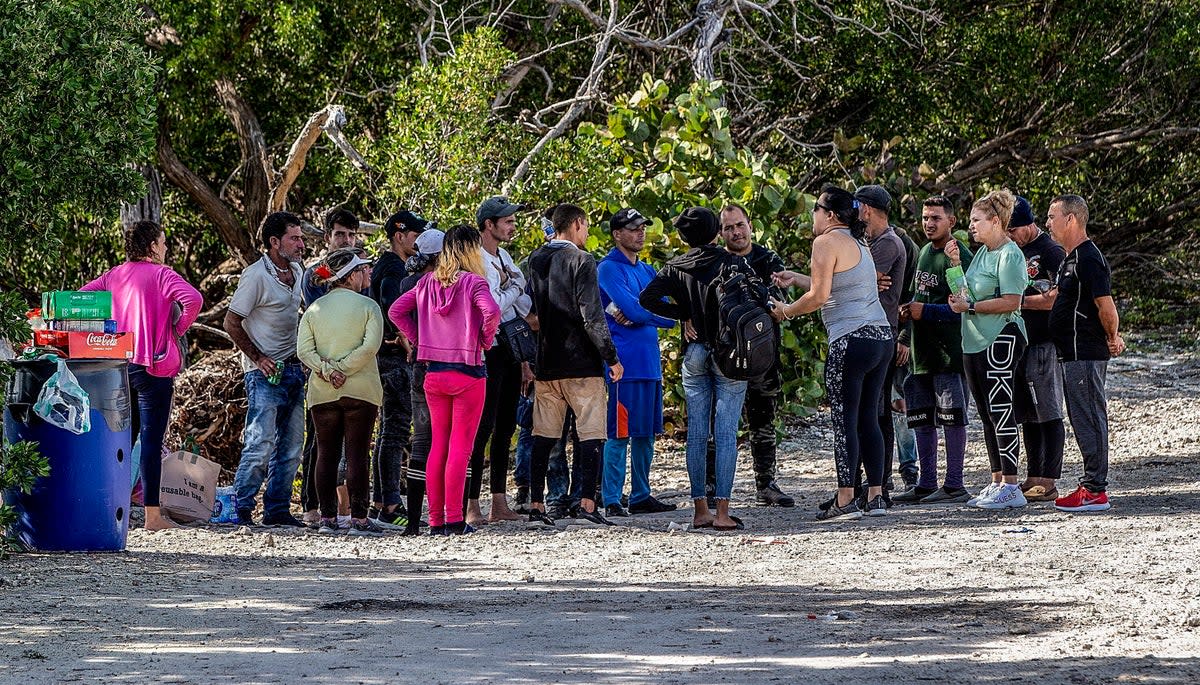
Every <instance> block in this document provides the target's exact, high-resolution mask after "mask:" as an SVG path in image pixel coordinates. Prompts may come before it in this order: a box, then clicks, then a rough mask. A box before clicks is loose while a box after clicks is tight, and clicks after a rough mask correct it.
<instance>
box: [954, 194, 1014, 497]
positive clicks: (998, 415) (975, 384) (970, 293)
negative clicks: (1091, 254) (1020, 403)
mask: <svg viewBox="0 0 1200 685" xmlns="http://www.w3.org/2000/svg"><path fill="white" fill-rule="evenodd" d="M1015 204H1016V198H1014V197H1013V194H1012V193H1010V192H1009V191H1007V190H1000V191H995V192H991V193H988V194H987V195H985V196H984V197H983V198H981V199H980V200H977V201H976V202H975V204H974V205H972V206H971V231H972V233H974V234H975V239H976V240H978V241H979V242H981V243H983V247H981V248H980V249H979V251H978V252H976V253H975V257H974V259H972V260H971V267H970V268H969V269H968V270H967V273H966V286H965V290H966V292H965V293H964V292H962V291H960V292H959V293H958V294H955V295H951V296H950V298H949V303H950V308H951V309H953V310H954V311H956V312H959V313H960V314H964V316H963V317H962V345H963V370H964V371H965V372H966V377H967V387H969V388H970V389H971V396H972V397H974V398H975V405H976V407H978V408H979V418H980V420H981V421H982V422H983V437H984V441H985V443H986V444H987V452H988V460H989V461H990V462H991V467H992V482H991V484H990V485H988V486H987V487H986V488H984V489H983V490H982V491H981V492H980V493H979V495H978V496H976V497H975V498H973V499H971V500H969V501H968V504H974V505H975V506H976V507H979V508H981V509H1011V508H1014V507H1023V506H1025V505H1026V503H1027V502H1026V500H1025V495H1023V494H1022V493H1021V488H1020V487H1019V486H1018V485H1017V456H1018V455H1019V454H1020V449H1021V443H1020V440H1019V438H1018V436H1019V435H1020V426H1018V425H1017V420H1016V415H1015V413H1014V410H1013V383H1014V380H1015V377H1016V368H1017V365H1018V364H1019V363H1020V361H1021V357H1022V355H1024V353H1025V344H1026V340H1027V337H1026V334H1025V322H1024V320H1022V319H1021V295H1022V293H1024V292H1025V286H1026V284H1027V283H1028V280H1029V278H1028V276H1027V274H1026V271H1025V255H1024V254H1022V253H1021V248H1019V247H1017V244H1016V243H1014V242H1013V241H1012V240H1011V239H1010V238H1009V237H1008V222H1009V219H1011V218H1012V212H1013V206H1014V205H1015ZM955 251H956V252H957V250H955ZM947 256H949V257H950V258H951V261H954V258H955V257H956V256H957V255H951V254H950V249H949V248H947Z"/></svg>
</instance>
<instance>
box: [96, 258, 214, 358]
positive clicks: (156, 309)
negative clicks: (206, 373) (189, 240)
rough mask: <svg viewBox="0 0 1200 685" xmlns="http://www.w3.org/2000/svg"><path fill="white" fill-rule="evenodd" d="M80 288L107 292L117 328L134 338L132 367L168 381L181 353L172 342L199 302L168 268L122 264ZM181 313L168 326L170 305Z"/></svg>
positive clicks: (196, 294) (197, 311)
mask: <svg viewBox="0 0 1200 685" xmlns="http://www.w3.org/2000/svg"><path fill="white" fill-rule="evenodd" d="M80 290H110V291H112V295H113V318H114V319H116V321H117V330H119V331H128V332H130V333H132V334H133V363H134V364H141V365H142V366H144V367H146V371H147V372H148V373H149V374H150V375H151V376H158V377H160V378H173V377H175V375H176V374H178V373H179V369H180V368H181V367H182V366H183V352H182V350H180V348H179V343H178V341H177V340H176V339H177V338H178V337H179V336H181V335H183V334H184V332H186V331H187V329H188V327H189V326H191V325H192V322H194V321H195V320H196V317H197V316H199V315H200V308H201V307H203V306H204V298H203V297H202V296H201V295H200V291H199V290H196V289H195V288H193V287H192V285H191V284H190V283H188V282H187V281H185V280H183V277H182V276H180V275H179V274H177V273H175V272H174V271H173V270H172V269H171V267H169V266H163V265H162V264H154V263H153V262H125V263H124V264H121V265H120V266H116V267H113V268H112V269H109V270H108V272H106V273H105V274H104V275H103V276H101V277H100V278H97V279H96V280H94V281H92V282H91V283H88V284H87V285H85V286H83V287H82V288H80ZM176 302H178V303H179V305H180V306H181V308H182V309H183V312H182V314H181V315H180V317H179V321H177V322H175V323H174V324H172V321H171V305H173V304H175V303H176Z"/></svg>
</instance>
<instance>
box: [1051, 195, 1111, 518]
mask: <svg viewBox="0 0 1200 685" xmlns="http://www.w3.org/2000/svg"><path fill="white" fill-rule="evenodd" d="M1087 221H1088V207H1087V202H1085V201H1084V199H1083V198H1082V197H1079V196H1078V195H1059V196H1058V197H1056V198H1054V199H1053V200H1052V201H1051V202H1050V210H1049V212H1047V214H1046V228H1048V229H1050V235H1051V236H1052V237H1053V238H1054V240H1055V241H1057V242H1058V243H1059V244H1060V245H1062V246H1063V248H1065V249H1066V251H1067V257H1066V259H1064V260H1063V262H1062V264H1061V265H1060V266H1059V268H1058V278H1057V287H1056V288H1055V289H1054V290H1051V291H1050V292H1049V293H1047V294H1046V295H1043V296H1041V297H1044V298H1046V299H1047V300H1050V301H1052V302H1053V306H1052V307H1051V309H1050V334H1051V336H1052V337H1053V338H1054V346H1055V347H1057V348H1058V356H1059V358H1060V359H1061V360H1062V371H1063V393H1064V395H1065V396H1066V400H1067V415H1068V416H1069V417H1070V419H1071V428H1072V429H1073V430H1074V431H1075V441H1076V442H1077V443H1079V451H1080V452H1081V453H1082V454H1083V479H1082V480H1081V481H1080V482H1079V487H1078V488H1077V489H1076V490H1075V492H1073V493H1071V494H1070V495H1067V496H1066V497H1059V498H1058V499H1057V500H1055V502H1054V506H1055V508H1056V509H1059V510H1061V511H1104V510H1106V509H1108V508H1109V503H1108V493H1107V492H1106V489H1107V488H1108V399H1107V397H1106V396H1105V392H1104V380H1105V374H1106V372H1107V369H1108V360H1109V359H1110V358H1111V357H1115V356H1117V355H1119V354H1121V353H1122V352H1124V351H1125V341H1123V340H1122V339H1121V334H1120V332H1119V330H1118V327H1119V324H1120V320H1119V317H1118V316H1117V307H1116V305H1115V304H1114V303H1113V298H1112V277H1111V272H1110V271H1109V268H1108V262H1107V261H1105V259H1104V255H1102V254H1100V250H1099V249H1098V248H1097V247H1096V245H1095V244H1094V243H1093V242H1092V241H1091V239H1089V238H1088V235H1087Z"/></svg>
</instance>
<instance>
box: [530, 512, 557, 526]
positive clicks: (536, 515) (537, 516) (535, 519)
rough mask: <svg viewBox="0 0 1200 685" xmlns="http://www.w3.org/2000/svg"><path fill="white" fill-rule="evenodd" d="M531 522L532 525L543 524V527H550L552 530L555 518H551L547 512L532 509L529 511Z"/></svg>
mask: <svg viewBox="0 0 1200 685" xmlns="http://www.w3.org/2000/svg"><path fill="white" fill-rule="evenodd" d="M529 522H530V523H541V524H543V525H546V526H550V527H551V528H553V527H554V518H553V517H551V516H550V514H548V513H547V512H544V511H542V510H541V509H530V510H529Z"/></svg>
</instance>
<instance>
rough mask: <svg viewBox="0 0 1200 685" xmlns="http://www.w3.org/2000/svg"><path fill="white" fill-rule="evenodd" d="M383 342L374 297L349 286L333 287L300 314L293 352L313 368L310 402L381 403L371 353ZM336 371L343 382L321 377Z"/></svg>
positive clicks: (309, 393) (378, 313)
mask: <svg viewBox="0 0 1200 685" xmlns="http://www.w3.org/2000/svg"><path fill="white" fill-rule="evenodd" d="M381 342H383V314H382V312H380V310H379V305H378V304H376V302H375V300H372V299H371V298H369V297H365V296H363V295H360V294H358V293H356V292H354V291H352V290H349V289H347V288H334V289H333V290H331V291H330V292H329V293H328V294H327V295H325V296H323V297H320V298H318V299H317V301H316V302H313V303H312V305H311V306H309V308H308V309H306V310H305V311H304V316H302V317H300V330H299V331H298V332H297V334H296V356H298V357H300V361H302V362H304V365H305V366H307V367H308V368H310V369H312V370H313V371H314V373H313V374H311V375H310V376H309V377H308V406H310V407H313V406H316V405H318V404H325V403H327V402H336V401H337V400H339V399H341V398H343V397H352V398H354V399H357V400H362V401H364V402H370V403H371V404H374V405H376V406H378V405H381V404H383V384H382V383H380V381H379V365H378V364H376V363H375V354H376V353H377V352H379V345H380V343H381ZM334 371H341V372H342V373H343V374H345V375H346V382H345V384H343V385H342V387H340V388H334V387H333V385H332V384H330V383H329V381H326V380H322V379H321V377H320V376H318V375H317V373H316V372H319V373H320V374H321V375H323V376H325V377H326V378H328V377H329V375H330V374H331V373H333V372H334Z"/></svg>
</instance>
